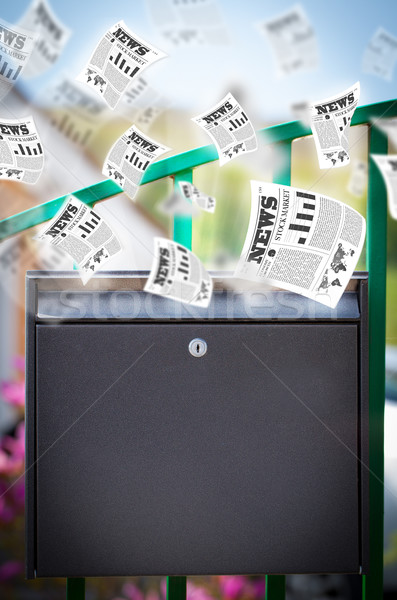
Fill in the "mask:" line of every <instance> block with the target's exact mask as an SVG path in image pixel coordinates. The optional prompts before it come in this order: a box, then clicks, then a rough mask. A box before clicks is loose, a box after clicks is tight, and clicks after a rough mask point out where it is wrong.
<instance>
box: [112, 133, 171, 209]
mask: <svg viewBox="0 0 397 600" xmlns="http://www.w3.org/2000/svg"><path fill="white" fill-rule="evenodd" d="M169 150H170V148H168V147H167V146H163V145H162V144H159V143H158V142H156V141H155V140H153V139H152V138H150V137H148V136H147V135H146V134H145V133H142V131H140V130H139V129H138V128H137V127H135V125H132V127H130V128H129V129H127V131H125V132H124V133H123V135H122V136H121V137H119V139H118V140H117V141H116V142H115V143H114V144H113V146H112V147H111V148H110V150H109V153H108V155H107V157H106V159H105V162H104V165H103V169H102V173H103V175H106V177H108V178H109V179H113V181H115V182H116V183H118V185H119V186H120V187H121V188H123V190H124V191H125V193H126V194H127V195H128V196H129V197H130V198H131V199H133V198H134V197H135V195H136V193H137V191H138V187H139V184H140V182H141V179H142V177H143V175H144V173H145V171H146V169H147V168H148V166H149V165H150V163H152V162H153V161H154V160H155V159H156V158H158V157H159V156H160V155H161V154H164V152H168V151H169Z"/></svg>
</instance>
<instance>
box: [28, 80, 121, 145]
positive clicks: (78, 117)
mask: <svg viewBox="0 0 397 600" xmlns="http://www.w3.org/2000/svg"><path fill="white" fill-rule="evenodd" d="M40 103H42V104H43V105H44V106H45V107H46V108H47V109H48V110H49V111H50V114H51V118H50V121H51V125H52V126H53V127H55V128H56V129H57V130H58V131H59V133H61V134H62V135H64V136H65V137H66V138H68V139H69V140H70V141H71V142H74V143H75V144H77V145H78V146H80V147H82V148H84V147H85V146H87V144H88V143H89V142H90V140H91V139H92V137H93V135H94V134H95V132H96V131H97V130H98V129H99V127H101V126H102V124H103V119H104V116H105V115H106V113H107V112H108V108H107V107H106V105H105V104H104V103H103V102H101V100H100V99H99V98H98V97H97V96H96V94H94V93H93V92H92V91H91V90H90V89H87V88H83V87H82V86H81V85H80V84H79V83H76V81H74V80H73V79H71V78H70V77H68V76H67V75H63V76H62V77H61V78H60V79H59V80H58V81H57V82H56V83H55V84H54V85H52V86H50V87H49V88H47V89H46V90H45V92H44V94H42V95H41V97H40ZM109 113H110V111H109Z"/></svg>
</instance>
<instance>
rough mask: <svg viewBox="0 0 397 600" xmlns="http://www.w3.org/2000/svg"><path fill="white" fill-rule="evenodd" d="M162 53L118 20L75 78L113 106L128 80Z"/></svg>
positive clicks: (159, 57) (162, 55) (161, 55)
mask: <svg viewBox="0 0 397 600" xmlns="http://www.w3.org/2000/svg"><path fill="white" fill-rule="evenodd" d="M165 56H166V54H165V52H162V51H161V50H158V49H157V48H155V47H154V46H152V45H151V44H149V42H146V41H145V40H143V39H142V38H140V37H138V36H137V35H136V33H134V32H133V31H131V30H130V29H129V28H128V27H127V25H126V24H125V23H124V21H119V22H118V23H116V24H115V25H114V26H113V27H111V28H110V29H109V30H108V31H107V32H106V33H105V35H104V36H103V37H102V38H101V40H100V41H99V43H98V45H97V46H96V48H95V50H94V52H93V54H92V55H91V58H90V60H89V62H88V65H87V67H86V69H85V70H84V71H82V72H81V73H80V74H79V75H78V76H77V78H76V79H77V81H82V82H83V83H86V84H87V85H89V86H90V87H92V89H93V90H95V91H96V92H97V94H99V95H101V96H102V97H103V99H104V100H105V101H106V102H107V104H108V106H110V108H112V109H113V108H115V106H116V105H117V103H118V102H119V100H120V98H121V96H122V94H123V93H124V91H125V90H126V89H127V87H128V86H129V84H130V83H131V81H132V79H133V78H134V77H136V76H137V75H138V73H139V74H142V71H143V70H144V69H146V67H148V66H149V65H151V64H153V63H154V62H156V61H157V60H160V59H161V58H164V57H165Z"/></svg>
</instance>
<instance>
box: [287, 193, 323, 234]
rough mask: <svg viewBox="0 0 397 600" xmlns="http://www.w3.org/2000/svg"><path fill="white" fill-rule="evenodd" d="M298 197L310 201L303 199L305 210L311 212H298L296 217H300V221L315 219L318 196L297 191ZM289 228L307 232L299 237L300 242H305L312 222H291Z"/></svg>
mask: <svg viewBox="0 0 397 600" xmlns="http://www.w3.org/2000/svg"><path fill="white" fill-rule="evenodd" d="M296 197H297V198H304V200H307V201H308V202H305V201H304V200H303V205H302V209H303V210H305V211H309V212H297V213H296V217H295V218H296V219H299V220H300V221H303V223H304V222H305V221H306V222H307V221H313V219H314V211H315V210H316V206H315V200H316V196H315V195H314V194H309V193H308V192H296ZM288 229H291V230H292V231H300V232H303V233H304V234H306V235H305V236H301V237H299V239H298V244H304V243H305V242H306V240H307V236H308V234H309V231H310V223H308V224H307V225H303V224H297V223H291V224H290V225H289V227H288Z"/></svg>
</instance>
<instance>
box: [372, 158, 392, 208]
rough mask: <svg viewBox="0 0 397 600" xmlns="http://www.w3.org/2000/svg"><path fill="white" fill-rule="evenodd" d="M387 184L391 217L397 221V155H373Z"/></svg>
mask: <svg viewBox="0 0 397 600" xmlns="http://www.w3.org/2000/svg"><path fill="white" fill-rule="evenodd" d="M371 158H372V159H373V160H374V161H375V163H376V165H377V167H378V169H379V171H380V172H381V173H382V177H383V179H384V182H385V184H386V189H387V197H388V199H389V210H390V215H391V217H392V218H393V219H397V154H371Z"/></svg>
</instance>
